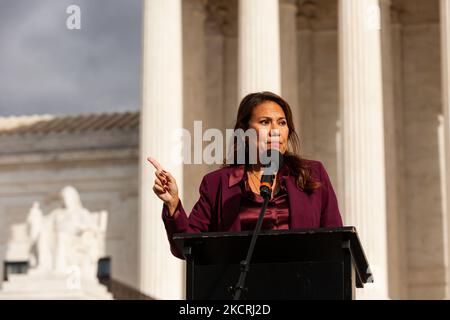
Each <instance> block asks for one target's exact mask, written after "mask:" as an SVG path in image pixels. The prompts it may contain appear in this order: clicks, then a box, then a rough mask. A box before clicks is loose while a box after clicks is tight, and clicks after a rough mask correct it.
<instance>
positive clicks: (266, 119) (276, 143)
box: [249, 101, 289, 154]
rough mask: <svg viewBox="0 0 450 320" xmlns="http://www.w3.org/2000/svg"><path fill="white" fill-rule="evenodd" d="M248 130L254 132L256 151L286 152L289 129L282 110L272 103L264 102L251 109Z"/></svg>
mask: <svg viewBox="0 0 450 320" xmlns="http://www.w3.org/2000/svg"><path fill="white" fill-rule="evenodd" d="M249 128H251V129H254V130H256V134H257V135H258V147H259V148H258V149H259V150H261V149H262V150H267V149H278V150H279V151H280V152H281V153H282V154H284V153H285V152H286V149H287V143H288V136H289V127H288V124H287V121H286V116H285V114H284V111H283V109H282V108H281V107H280V106H279V105H278V104H277V103H275V102H273V101H265V102H263V103H261V104H260V105H258V106H256V107H255V108H254V109H253V113H252V117H251V118H250V123H249Z"/></svg>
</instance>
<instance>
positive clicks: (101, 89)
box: [0, 0, 142, 116]
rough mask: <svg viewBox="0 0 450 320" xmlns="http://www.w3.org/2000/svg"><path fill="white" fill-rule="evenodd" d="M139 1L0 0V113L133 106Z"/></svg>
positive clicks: (136, 101) (69, 111)
mask: <svg viewBox="0 0 450 320" xmlns="http://www.w3.org/2000/svg"><path fill="white" fill-rule="evenodd" d="M141 1H142V0H33V1H30V0H0V116H8V115H26V114H43V113H50V114H78V113H87V112H104V111H123V110H137V109H138V108H139V100H140V97H139V81H140V80H139V79H140V74H139V68H140V49H141ZM70 5H78V6H79V7H80V9H81V30H69V29H67V27H66V20H67V18H68V17H69V14H67V13H66V9H67V7H68V6H70Z"/></svg>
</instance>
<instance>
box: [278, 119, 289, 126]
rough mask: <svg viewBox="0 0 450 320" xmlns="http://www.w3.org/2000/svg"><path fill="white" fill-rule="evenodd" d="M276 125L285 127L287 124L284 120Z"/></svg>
mask: <svg viewBox="0 0 450 320" xmlns="http://www.w3.org/2000/svg"><path fill="white" fill-rule="evenodd" d="M278 124H279V125H280V126H285V125H287V122H286V121H285V120H283V121H280V122H279V123H278Z"/></svg>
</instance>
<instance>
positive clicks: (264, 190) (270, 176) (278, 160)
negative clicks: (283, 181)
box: [259, 149, 283, 199]
mask: <svg viewBox="0 0 450 320" xmlns="http://www.w3.org/2000/svg"><path fill="white" fill-rule="evenodd" d="M265 158H266V154H265V153H264V154H263V156H262V162H263V163H264V162H266V163H267V164H266V165H265V166H264V170H263V174H262V176H261V182H260V187H259V193H260V194H261V196H262V197H263V198H265V199H269V198H270V196H271V195H272V186H273V181H274V180H275V174H276V173H277V172H278V170H279V169H280V168H281V166H282V165H283V155H282V154H281V153H280V151H279V150H277V149H269V150H267V159H265ZM264 160H265V161H264Z"/></svg>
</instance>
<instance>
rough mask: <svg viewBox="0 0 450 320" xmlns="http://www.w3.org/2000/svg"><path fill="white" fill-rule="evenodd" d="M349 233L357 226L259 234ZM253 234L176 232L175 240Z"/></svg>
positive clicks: (239, 232)
mask: <svg viewBox="0 0 450 320" xmlns="http://www.w3.org/2000/svg"><path fill="white" fill-rule="evenodd" d="M336 233H348V234H356V235H357V231H356V228H355V227H353V226H346V227H341V228H315V229H290V230H261V231H260V233H259V236H272V235H292V234H298V235H305V234H336ZM252 234H253V230H249V231H233V232H230V231H227V232H202V233H177V234H174V236H173V239H174V240H186V239H191V238H197V239H198V238H216V237H248V236H250V235H252Z"/></svg>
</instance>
